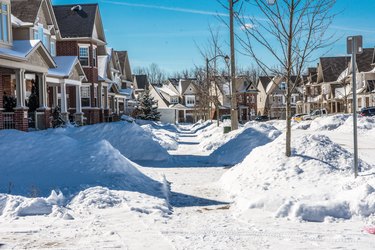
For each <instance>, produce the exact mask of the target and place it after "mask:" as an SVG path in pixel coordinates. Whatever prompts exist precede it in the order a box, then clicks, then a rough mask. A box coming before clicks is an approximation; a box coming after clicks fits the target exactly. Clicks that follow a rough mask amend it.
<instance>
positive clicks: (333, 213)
mask: <svg viewBox="0 0 375 250" xmlns="http://www.w3.org/2000/svg"><path fill="white" fill-rule="evenodd" d="M344 117H345V116H336V117H326V118H319V119H320V120H318V121H316V122H315V123H314V125H313V123H311V127H313V128H314V129H313V130H314V131H324V130H332V129H333V128H337V127H338V126H339V125H340V124H344V122H343V121H345V119H343V118H344ZM346 117H347V116H346ZM318 124H319V125H320V127H319V126H318ZM284 147H285V135H282V136H280V137H279V138H277V139H276V140H275V141H273V142H271V143H269V144H266V145H265V146H262V147H258V148H255V149H254V150H253V151H252V152H251V153H250V154H249V155H248V156H247V157H246V158H245V160H244V161H243V162H241V163H239V164H238V165H237V166H235V167H234V168H232V169H231V170H230V171H228V172H227V173H226V174H224V176H223V177H222V179H221V181H222V183H223V186H224V187H225V189H226V190H228V192H229V194H230V195H231V196H232V197H233V198H234V200H235V206H236V209H237V212H238V213H239V214H241V213H244V212H246V211H247V210H249V209H262V210H266V211H269V212H271V213H272V214H273V215H274V216H275V217H288V218H293V219H301V220H305V221H314V222H323V221H325V220H326V219H328V218H336V219H350V218H352V217H355V216H362V217H368V216H370V215H372V214H375V192H374V189H373V187H375V176H374V175H373V174H372V173H373V170H374V166H375V165H374V163H373V162H372V163H366V162H364V161H363V160H361V159H360V168H361V170H362V172H361V176H360V177H359V178H357V179H356V180H353V175H354V174H353V155H352V153H351V152H349V151H348V150H346V149H344V148H343V147H342V146H340V145H339V144H337V143H335V142H333V141H332V140H331V139H330V138H329V137H328V136H326V135H321V134H316V133H311V134H310V133H307V134H305V135H301V136H298V137H297V136H296V137H294V138H293V140H292V147H293V149H292V157H290V158H287V157H285V156H284V151H285V149H284ZM269 159H272V160H271V161H270V160H269ZM354 194H356V195H354Z"/></svg>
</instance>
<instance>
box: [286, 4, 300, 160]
mask: <svg viewBox="0 0 375 250" xmlns="http://www.w3.org/2000/svg"><path fill="white" fill-rule="evenodd" d="M294 11H295V5H294V0H292V2H291V7H290V21H289V34H288V62H287V63H288V65H287V66H288V67H287V72H286V73H287V77H286V83H287V90H286V91H287V93H286V141H285V155H286V156H287V157H290V156H291V155H292V149H291V148H292V146H291V144H292V124H291V120H292V113H291V103H290V99H291V95H292V93H291V89H292V86H291V85H292V84H291V82H290V77H291V73H292V53H293V52H292V47H293V46H292V45H293V44H292V43H293V19H294ZM297 77H299V76H297ZM297 81H298V78H297ZM294 84H296V83H294Z"/></svg>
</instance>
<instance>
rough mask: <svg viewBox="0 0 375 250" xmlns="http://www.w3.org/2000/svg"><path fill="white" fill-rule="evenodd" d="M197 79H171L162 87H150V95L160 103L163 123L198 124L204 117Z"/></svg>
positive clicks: (159, 107)
mask: <svg viewBox="0 0 375 250" xmlns="http://www.w3.org/2000/svg"><path fill="white" fill-rule="evenodd" d="M196 84H197V83H196V79H179V80H178V82H176V81H174V80H173V79H172V80H171V79H169V80H168V81H167V82H166V83H164V84H162V85H161V86H158V85H149V86H150V95H151V96H152V97H153V98H154V99H155V100H156V101H157V102H158V111H159V112H160V113H161V118H160V119H161V121H162V122H173V123H178V122H189V123H192V122H196V121H197V120H198V119H199V117H201V116H202V111H201V110H200V107H199V96H198V87H197V85H196Z"/></svg>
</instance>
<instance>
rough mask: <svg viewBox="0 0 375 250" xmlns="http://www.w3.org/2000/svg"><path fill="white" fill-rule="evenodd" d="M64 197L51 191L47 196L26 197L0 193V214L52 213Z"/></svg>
mask: <svg viewBox="0 0 375 250" xmlns="http://www.w3.org/2000/svg"><path fill="white" fill-rule="evenodd" d="M64 202H65V198H64V196H63V195H62V194H61V193H59V194H57V193H56V192H55V191H52V193H51V195H50V196H49V197H48V198H26V197H23V196H13V195H6V194H1V193H0V216H3V217H17V216H29V215H45V214H50V213H52V211H53V210H55V207H56V206H61V205H62V204H64Z"/></svg>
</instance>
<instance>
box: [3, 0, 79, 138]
mask: <svg viewBox="0 0 375 250" xmlns="http://www.w3.org/2000/svg"><path fill="white" fill-rule="evenodd" d="M0 4H1V12H0V14H1V20H2V25H1V27H0V40H1V41H0V79H1V80H0V92H1V95H0V129H18V130H23V131H27V130H28V129H29V126H31V127H34V128H36V129H44V128H48V127H50V126H51V122H50V116H51V108H53V107H55V106H57V105H58V103H61V107H62V114H63V115H64V119H65V120H68V119H69V115H68V110H67V103H68V102H69V100H70V99H73V98H74V97H75V96H79V95H80V86H81V84H82V81H83V80H85V79H86V76H85V73H84V72H83V69H82V67H81V65H80V63H79V61H78V59H77V58H76V57H59V56H56V43H57V41H59V40H60V39H61V36H60V29H59V26H58V24H57V22H56V18H55V16H54V15H53V8H52V5H51V2H50V1H49V0H29V1H26V0H13V1H1V3H0ZM25 6H27V7H28V8H25ZM67 87H71V88H72V89H74V96H70V97H69V96H68V95H67V92H66V89H67ZM14 102H16V103H14ZM74 108H75V112H74V114H73V115H75V116H76V117H75V118H76V119H77V121H78V122H80V121H81V117H82V116H81V110H80V107H79V105H77V107H74ZM75 118H74V117H73V118H72V119H73V120H74V119H75Z"/></svg>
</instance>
